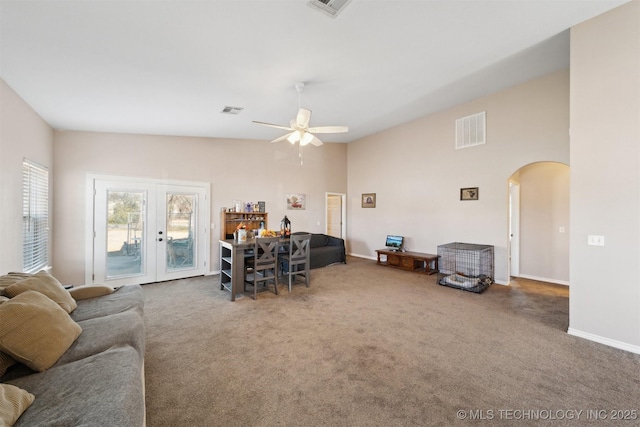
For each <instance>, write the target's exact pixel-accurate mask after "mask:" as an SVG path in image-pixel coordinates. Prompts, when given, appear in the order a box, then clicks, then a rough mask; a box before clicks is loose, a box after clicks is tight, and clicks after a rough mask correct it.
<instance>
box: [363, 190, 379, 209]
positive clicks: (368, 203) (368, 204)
mask: <svg viewBox="0 0 640 427" xmlns="http://www.w3.org/2000/svg"><path fill="white" fill-rule="evenodd" d="M362 207H363V208H375V207H376V193H363V194H362Z"/></svg>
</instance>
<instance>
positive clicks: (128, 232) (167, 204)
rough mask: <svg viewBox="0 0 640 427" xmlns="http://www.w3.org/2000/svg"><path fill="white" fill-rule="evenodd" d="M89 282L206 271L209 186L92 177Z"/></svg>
mask: <svg viewBox="0 0 640 427" xmlns="http://www.w3.org/2000/svg"><path fill="white" fill-rule="evenodd" d="M91 182H92V185H93V190H94V191H93V209H92V220H91V221H90V223H91V224H92V228H93V229H92V233H91V234H92V235H93V240H92V243H91V245H92V251H90V252H91V256H90V258H91V261H90V263H88V269H87V270H88V271H89V270H90V272H91V274H88V275H87V276H88V277H87V280H86V281H87V283H105V284H109V285H113V286H118V285H124V284H135V283H138V284H142V283H152V282H157V281H163V280H172V279H179V278H183V277H192V276H199V275H203V274H205V273H206V268H207V260H208V250H207V249H208V244H207V243H208V241H209V229H208V226H207V224H208V223H209V218H210V213H209V202H208V196H209V191H208V187H207V186H206V185H188V184H184V185H183V184H175V185H167V184H158V183H156V182H155V181H153V180H136V179H132V180H126V181H123V180H122V179H121V178H120V179H117V180H114V179H92V180H91Z"/></svg>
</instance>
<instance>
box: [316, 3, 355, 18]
mask: <svg viewBox="0 0 640 427" xmlns="http://www.w3.org/2000/svg"><path fill="white" fill-rule="evenodd" d="M349 3H351V0H310V1H309V3H307V4H308V5H309V6H310V7H312V8H314V9H316V10H319V11H320V12H322V13H324V14H325V15H328V16H330V17H332V18H335V17H336V16H338V14H339V13H340V12H342V11H343V10H344V8H345V7H346V6H347V5H348V4H349Z"/></svg>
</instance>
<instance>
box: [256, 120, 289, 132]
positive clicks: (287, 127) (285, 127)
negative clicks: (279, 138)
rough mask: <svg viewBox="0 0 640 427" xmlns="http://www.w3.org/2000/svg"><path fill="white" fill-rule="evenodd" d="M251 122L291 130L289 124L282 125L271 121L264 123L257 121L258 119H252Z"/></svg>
mask: <svg viewBox="0 0 640 427" xmlns="http://www.w3.org/2000/svg"><path fill="white" fill-rule="evenodd" d="M253 123H255V124H257V125H262V126H269V127H270V128H276V129H284V130H293V129H291V128H290V127H289V126H283V125H274V124H273V123H265V122H258V121H255V120H254V121H253Z"/></svg>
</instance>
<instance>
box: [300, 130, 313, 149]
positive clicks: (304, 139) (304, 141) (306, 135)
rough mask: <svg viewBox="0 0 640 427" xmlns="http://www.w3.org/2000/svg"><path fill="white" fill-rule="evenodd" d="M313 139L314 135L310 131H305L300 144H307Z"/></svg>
mask: <svg viewBox="0 0 640 427" xmlns="http://www.w3.org/2000/svg"><path fill="white" fill-rule="evenodd" d="M312 140H313V135H311V134H310V133H309V132H303V133H302V137H301V138H300V145H302V146H305V145H307V144H308V143H310V142H311V141H312Z"/></svg>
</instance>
